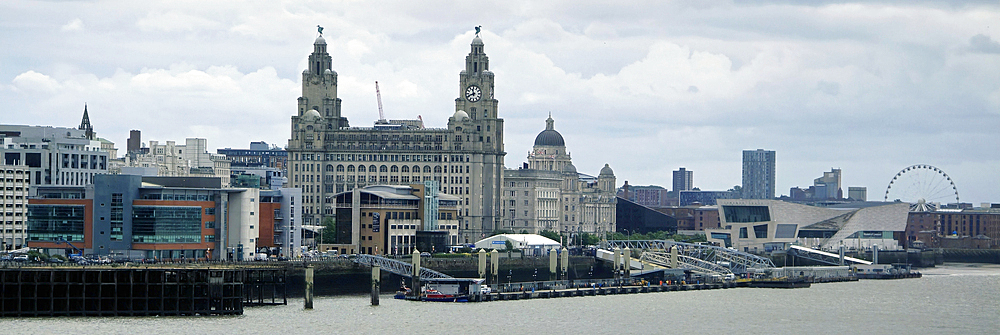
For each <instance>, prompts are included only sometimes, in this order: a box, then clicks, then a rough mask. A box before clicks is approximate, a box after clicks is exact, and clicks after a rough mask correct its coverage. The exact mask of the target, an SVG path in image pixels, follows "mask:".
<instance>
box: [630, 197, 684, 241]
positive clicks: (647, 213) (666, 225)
mask: <svg viewBox="0 0 1000 335" xmlns="http://www.w3.org/2000/svg"><path fill="white" fill-rule="evenodd" d="M615 207H616V208H615V228H616V230H617V231H618V232H620V233H623V234H646V233H650V232H656V231H666V232H669V233H671V234H674V233H677V219H676V218H674V217H673V216H670V215H667V214H666V213H663V212H662V211H659V210H654V209H652V208H649V207H647V206H643V205H642V204H639V203H637V202H634V201H631V200H628V199H625V198H618V202H617V203H616V204H615Z"/></svg>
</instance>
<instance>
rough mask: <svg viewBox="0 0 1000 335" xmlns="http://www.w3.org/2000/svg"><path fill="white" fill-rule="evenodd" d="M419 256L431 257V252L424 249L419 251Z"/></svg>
mask: <svg viewBox="0 0 1000 335" xmlns="http://www.w3.org/2000/svg"><path fill="white" fill-rule="evenodd" d="M420 257H431V253H429V252H426V251H424V252H421V253H420Z"/></svg>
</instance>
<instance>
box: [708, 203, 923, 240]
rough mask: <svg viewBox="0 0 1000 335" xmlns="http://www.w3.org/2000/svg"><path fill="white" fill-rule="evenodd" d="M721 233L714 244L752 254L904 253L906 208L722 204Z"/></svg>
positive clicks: (713, 235) (713, 232) (711, 235)
mask: <svg viewBox="0 0 1000 335" xmlns="http://www.w3.org/2000/svg"><path fill="white" fill-rule="evenodd" d="M718 202H719V205H718V207H719V209H718V210H719V219H720V226H721V228H719V229H710V230H706V237H707V238H708V241H709V242H713V243H716V244H717V245H719V246H724V247H732V248H735V249H737V250H740V251H747V252H770V251H775V250H786V249H788V247H789V246H790V245H792V244H797V245H801V246H805V247H810V248H820V249H826V250H832V249H836V248H839V246H840V245H844V246H845V247H848V248H869V247H871V246H872V245H878V246H879V247H880V248H883V249H897V248H902V247H903V242H904V241H905V238H904V237H903V232H904V231H905V230H906V221H907V213H908V212H909V209H910V205H909V204H907V203H850V204H846V205H843V206H845V207H836V206H835V207H815V206H808V205H800V204H795V203H790V202H784V201H778V200H764V199H754V200H749V199H746V200H743V199H719V201H718Z"/></svg>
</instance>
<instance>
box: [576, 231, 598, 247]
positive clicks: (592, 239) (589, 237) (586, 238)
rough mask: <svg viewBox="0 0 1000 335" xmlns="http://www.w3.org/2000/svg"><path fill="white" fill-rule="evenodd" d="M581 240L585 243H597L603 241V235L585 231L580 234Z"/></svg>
mask: <svg viewBox="0 0 1000 335" xmlns="http://www.w3.org/2000/svg"><path fill="white" fill-rule="evenodd" d="M580 241H581V243H583V245H595V244H597V243H600V242H601V237H600V236H598V235H595V234H590V233H583V234H582V235H580Z"/></svg>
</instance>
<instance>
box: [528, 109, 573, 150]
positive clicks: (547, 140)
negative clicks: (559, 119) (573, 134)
mask: <svg viewBox="0 0 1000 335" xmlns="http://www.w3.org/2000/svg"><path fill="white" fill-rule="evenodd" d="M535 145H536V146H538V145H544V146H550V147H565V146H566V142H565V141H563V137H562V134H559V132H558V131H556V129H555V121H554V120H552V115H549V118H548V119H547V120H545V130H543V131H542V132H541V133H538V136H535Z"/></svg>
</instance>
